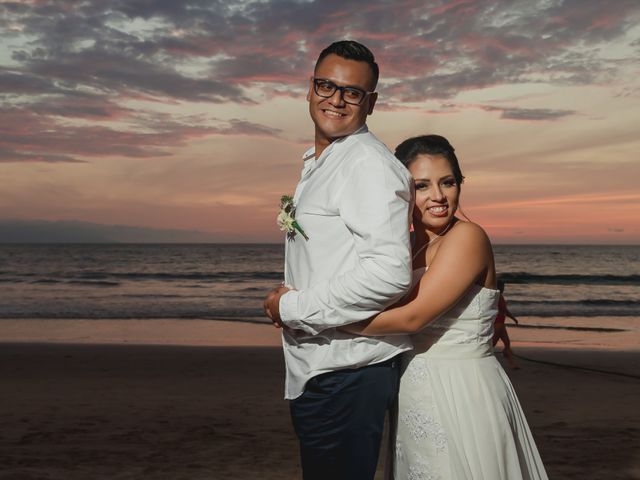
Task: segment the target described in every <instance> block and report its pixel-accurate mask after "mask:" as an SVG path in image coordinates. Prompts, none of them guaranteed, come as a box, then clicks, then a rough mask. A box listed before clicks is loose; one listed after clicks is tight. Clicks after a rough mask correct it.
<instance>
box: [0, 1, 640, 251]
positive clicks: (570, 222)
mask: <svg viewBox="0 0 640 480" xmlns="http://www.w3.org/2000/svg"><path fill="white" fill-rule="evenodd" d="M343 38H351V39H355V40H358V41H360V42H362V43H364V44H366V45H367V46H369V47H370V48H371V50H372V51H373V52H374V54H375V55H376V58H377V60H378V63H379V64H380V69H381V82H380V84H379V86H378V92H379V95H380V97H379V101H378V104H377V107H376V111H375V112H374V114H373V116H371V117H370V118H369V121H368V124H369V127H370V129H371V130H372V131H373V132H374V133H375V134H376V135H377V136H378V137H379V138H380V139H381V140H383V141H384V142H385V143H387V145H389V147H390V148H392V149H393V148H394V147H395V145H397V144H398V143H399V142H400V141H401V140H403V139H404V138H406V137H409V136H413V135H416V134H423V133H438V134H441V135H444V136H446V137H448V138H449V140H450V141H451V143H452V144H453V145H454V146H455V147H456V151H457V152H458V154H459V158H460V160H461V164H462V169H463V172H464V174H465V176H466V177H467V180H466V182H465V185H464V186H463V198H462V205H463V208H464V210H465V212H466V213H467V215H468V216H469V217H471V219H473V220H474V221H476V222H478V223H480V224H481V225H483V226H484V227H485V228H486V229H487V231H488V233H489V234H490V236H491V238H492V239H493V240H494V241H496V242H498V243H538V242H544V243H551V242H559V243H574V242H575V243H632V244H639V243H640V188H639V187H638V183H639V182H640V158H639V157H640V2H638V1H637V0H613V1H607V2H605V1H602V0H572V1H561V0H557V1H553V0H522V1H491V0H487V1H476V0H452V1H378V2H375V1H372V0H358V1H345V0H341V1H335V0H322V1H321V0H316V1H309V0H299V1H294V0H289V1H268V0H260V1H233V0H231V1H227V0H224V1H222V0H220V1H215V0H184V1H177V0H110V1H104V0H100V1H98V0H89V1H77V2H76V1H47V0H41V1H40V0H33V1H20V2H7V1H1V0H0V39H1V40H0V41H1V43H0V98H1V99H2V103H1V105H0V116H1V121H0V181H1V182H2V183H1V187H0V220H1V219H23V220H36V219H41V220H80V221H87V222H94V223H100V224H109V225H114V224H118V225H131V226H140V227H153V228H170V229H185V230H199V231H203V232H211V233H212V234H215V238H217V239H219V240H221V241H244V242H250V241H251V242H262V241H265V242H276V241H281V240H282V234H281V232H279V231H278V229H277V227H276V225H275V216H276V213H277V208H278V202H279V197H280V196H281V195H282V194H285V193H292V192H293V189H294V187H295V184H296V181H297V178H298V177H299V174H300V169H301V161H300V156H301V154H302V153H303V152H304V150H306V148H308V146H309V145H310V143H311V142H312V140H313V124H312V123H311V120H310V119H309V115H308V110H307V103H306V101H305V94H306V88H307V82H308V79H309V76H310V75H311V73H312V69H313V65H314V62H315V59H316V58H317V55H318V53H319V51H320V50H321V49H322V48H323V47H325V46H326V45H328V44H329V43H331V42H332V41H335V40H338V39H343Z"/></svg>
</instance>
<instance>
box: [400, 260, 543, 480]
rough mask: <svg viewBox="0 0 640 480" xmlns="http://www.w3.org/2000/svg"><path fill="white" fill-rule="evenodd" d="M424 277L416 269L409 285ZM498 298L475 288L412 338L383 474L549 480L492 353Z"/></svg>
mask: <svg viewBox="0 0 640 480" xmlns="http://www.w3.org/2000/svg"><path fill="white" fill-rule="evenodd" d="M423 273H424V269H420V270H416V271H415V272H414V277H415V278H414V280H416V281H419V279H420V277H421V276H422V274H423ZM499 294H500V293H499V291H497V290H491V289H487V288H484V287H480V286H477V285H476V286H473V287H472V288H471V289H470V290H469V292H467V294H465V296H464V297H463V298H462V299H461V300H460V301H459V302H458V303H457V304H456V305H455V306H454V307H453V308H452V309H451V310H449V311H448V312H447V313H446V314H444V315H443V316H441V317H440V318H438V319H437V320H436V321H434V322H433V323H431V324H430V325H429V326H427V327H426V328H425V329H423V330H422V331H421V332H419V333H417V334H416V335H414V336H413V337H412V338H413V341H414V348H415V349H414V351H412V352H407V353H406V354H404V362H403V374H402V377H401V380H400V393H399V397H398V416H397V425H396V428H397V431H396V435H395V448H391V449H390V451H392V452H395V453H392V454H391V458H392V460H393V462H392V463H393V465H392V466H391V469H389V468H388V469H387V471H388V472H389V470H391V471H393V472H394V474H395V475H394V478H395V480H520V479H522V480H538V479H545V480H546V479H548V477H547V474H546V472H545V469H544V466H543V464H542V460H541V459H540V455H539V454H538V449H537V448H536V445H535V442H534V440H533V437H532V435H531V431H530V430H529V426H528V425H527V421H526V419H525V416H524V413H523V412H522V408H521V407H520V403H519V402H518V398H517V397H516V394H515V391H514V390H513V386H512V385H511V382H510V381H509V378H508V377H507V375H506V373H505V372H504V370H503V369H502V366H501V365H500V363H499V362H498V360H497V359H496V358H495V356H494V355H493V348H492V343H491V339H492V333H493V320H494V318H495V316H496V313H497V304H498V299H499ZM392 430H393V429H392ZM391 434H392V436H393V431H392V433H391ZM391 440H392V443H394V442H393V438H392V439H391Z"/></svg>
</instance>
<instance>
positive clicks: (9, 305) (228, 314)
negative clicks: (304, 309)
mask: <svg viewBox="0 0 640 480" xmlns="http://www.w3.org/2000/svg"><path fill="white" fill-rule="evenodd" d="M495 253H496V266H497V270H498V272H499V274H500V275H501V277H502V278H503V279H504V280H505V282H506V284H507V285H506V290H505V297H506V298H507V301H508V304H509V308H510V309H511V311H512V312H513V313H514V314H515V315H516V316H522V317H540V318H542V319H548V322H551V323H553V322H555V323H558V322H560V323H562V325H564V326H566V325H571V318H576V319H577V318H578V317H580V318H582V319H583V320H582V322H584V318H585V317H587V318H593V317H600V316H604V317H619V320H623V319H625V318H627V319H628V321H629V322H631V323H634V324H637V322H638V319H639V318H640V247H638V246H609V245H598V246H583V245H581V246H575V245H496V246H495ZM283 260H284V248H283V246H282V245H273V244H264V245H246V244H241V245H232V244H198V245H194V244H172V245H153V244H104V245H97V244H82V245H81V244H56V245H42V244H31V245H14V244H4V245H0V289H1V290H0V291H1V292H2V293H1V294H0V319H3V318H4V319H7V318H12V319H17V318H24V319H37V318H46V319H56V318H61V319H62V318H65V319H114V320H117V319H154V318H171V319H211V320H216V319H225V320H234V321H245V322H247V321H248V322H267V320H266V319H265V318H264V316H263V315H262V307H261V305H262V300H263V298H264V295H265V292H267V291H268V290H269V289H271V288H272V287H274V286H276V285H278V284H279V283H280V282H281V281H282V278H283V275H282V269H283ZM555 317H562V320H559V319H557V318H556V320H552V319H553V318H555ZM634 317H635V318H634ZM580 325H583V323H580Z"/></svg>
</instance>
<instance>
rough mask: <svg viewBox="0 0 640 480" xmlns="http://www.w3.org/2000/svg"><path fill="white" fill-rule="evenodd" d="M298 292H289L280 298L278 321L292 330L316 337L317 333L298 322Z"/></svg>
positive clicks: (300, 321)
mask: <svg viewBox="0 0 640 480" xmlns="http://www.w3.org/2000/svg"><path fill="white" fill-rule="evenodd" d="M300 293H301V292H300V291H299V290H289V291H288V292H287V293H285V294H284V295H282V296H281V297H280V304H279V306H280V320H282V323H283V324H284V325H285V326H287V327H289V328H292V329H294V330H302V331H304V332H307V333H310V334H312V335H317V334H318V333H320V332H319V331H317V330H315V329H313V328H311V327H310V326H309V325H307V324H306V323H304V322H303V321H302V320H300V314H299V313H298V299H299V297H300Z"/></svg>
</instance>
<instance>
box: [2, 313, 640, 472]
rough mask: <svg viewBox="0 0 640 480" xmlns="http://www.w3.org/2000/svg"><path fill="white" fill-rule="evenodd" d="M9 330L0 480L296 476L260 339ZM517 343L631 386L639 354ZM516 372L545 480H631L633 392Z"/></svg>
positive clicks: (190, 327) (248, 329) (273, 343)
mask: <svg viewBox="0 0 640 480" xmlns="http://www.w3.org/2000/svg"><path fill="white" fill-rule="evenodd" d="M15 322H17V323H15V325H13V326H12V324H11V323H4V322H3V323H2V324H0V325H2V326H3V328H2V332H1V333H0V342H2V343H1V344H0V389H1V391H2V395H1V396H0V466H1V467H0V479H3V480H4V479H6V480H9V479H10V480H22V479H24V480H36V479H38V480H39V479H50V480H52V479H56V480H57V479H60V480H63V479H64V480H75V479H78V480H79V479H82V480H85V479H122V480H128V479H154V480H155V479H159V480H164V479H167V480H168V479H172V480H177V479H184V480H199V479H203V480H204V479H207V480H210V479H254V478H255V479H294V478H299V466H298V454H297V444H296V440H295V436H294V433H293V430H292V427H291V424H290V421H289V413H288V406H287V403H286V402H285V401H284V400H283V399H282V392H283V384H284V379H283V374H284V364H283V360H282V353H281V350H280V347H279V346H277V345H279V337H278V333H277V331H275V330H274V329H272V327H270V326H266V325H264V326H263V325H251V324H237V323H231V322H211V321H207V322H204V323H199V322H198V321H193V322H192V321H189V322H184V321H180V323H179V324H177V325H176V323H175V322H171V321H145V323H144V324H142V325H140V324H139V323H136V322H135V321H123V322H129V323H128V324H127V323H121V324H120V325H119V329H117V331H113V324H114V322H112V321H111V322H108V325H102V326H101V325H99V324H96V323H95V322H93V321H67V322H75V323H73V324H72V323H69V324H67V325H66V327H65V322H62V323H59V321H55V322H51V323H44V324H37V323H33V324H26V323H25V321H15ZM40 322H42V321H40ZM149 322H152V323H149ZM155 322H157V323H155ZM72 326H73V328H71V327H72ZM65 328H66V330H65ZM203 328H204V330H203ZM47 330H49V331H48V332H47ZM20 332H22V333H20ZM153 332H155V333H153ZM510 332H513V330H510ZM521 333H522V334H526V335H529V333H526V332H517V333H516V332H514V334H512V337H514V338H515V337H518V336H520V334H521ZM72 334H73V335H75V336H74V338H73V339H70V338H69V336H70V335H72ZM154 335H155V337H154ZM524 340H527V339H526V338H525V339H524ZM524 340H523V341H522V342H519V341H516V342H515V343H514V350H515V351H516V353H517V354H518V355H520V356H521V357H525V358H528V359H532V360H536V361H546V362H551V363H559V364H564V365H570V366H582V367H587V368H597V369H600V370H607V371H611V372H613V373H615V372H618V373H625V374H628V375H636V376H637V375H639V374H640V372H639V371H638V370H639V365H640V350H636V349H620V348H618V349H614V348H586V347H584V346H574V347H573V348H571V349H566V348H553V347H552V346H549V345H546V346H545V347H532V346H530V344H531V341H532V340H531V338H529V339H528V341H524ZM238 342H245V343H247V344H248V345H251V346H238ZM518 362H519V364H520V365H521V367H522V368H521V369H519V370H509V369H507V371H508V373H509V376H510V377H511V379H512V381H513V383H514V385H515V387H516V390H517V392H518V394H519V397H520V400H521V402H522V404H523V408H524V410H525V413H526V414H527V418H528V420H529V423H530V425H531V427H532V430H533V433H534V436H535V438H536V441H537V443H538V446H539V449H540V452H541V455H542V458H543V460H544V462H545V464H546V466H547V469H548V472H549V476H550V478H551V479H570V478H576V479H586V480H590V479H602V478H607V479H633V478H640V419H639V416H638V405H639V404H640V380H638V379H637V378H630V377H624V376H619V375H612V374H603V373H596V372H591V371H585V370H580V369H575V368H565V367H559V366H555V365H547V364H541V363H536V362H531V361H529V360H523V359H518ZM381 467H382V465H380V469H381Z"/></svg>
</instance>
